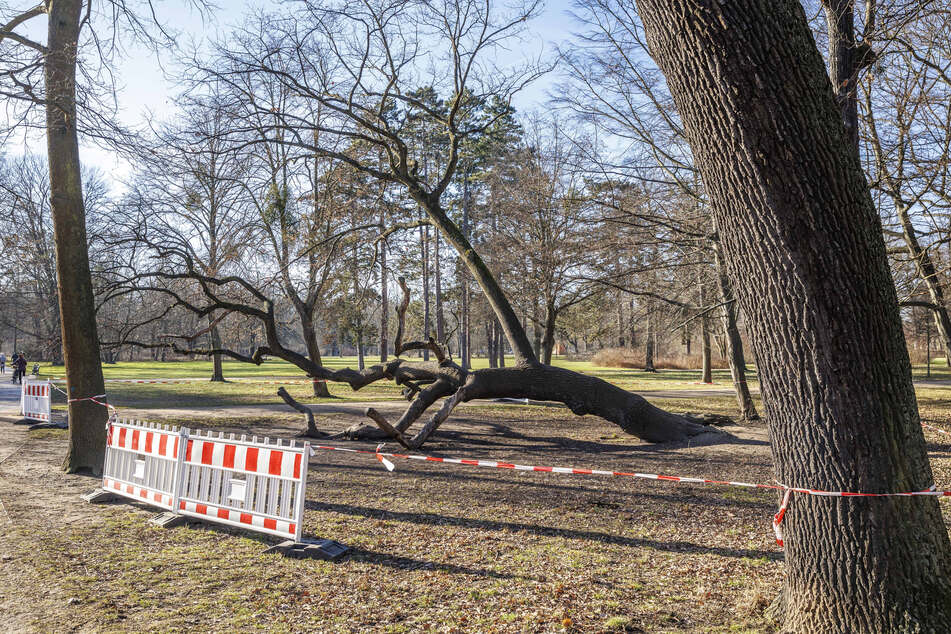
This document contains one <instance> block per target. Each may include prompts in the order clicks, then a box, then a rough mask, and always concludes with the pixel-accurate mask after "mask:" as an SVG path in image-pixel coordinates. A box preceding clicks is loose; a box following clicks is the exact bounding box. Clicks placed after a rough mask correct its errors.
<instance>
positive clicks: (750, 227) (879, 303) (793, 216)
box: [637, 0, 951, 632]
mask: <svg viewBox="0 0 951 634" xmlns="http://www.w3.org/2000/svg"><path fill="white" fill-rule="evenodd" d="M637 4H638V7H639V9H640V15H641V18H642V19H643V23H644V28H645V32H646V36H647V41H648V45H649V47H650V51H651V54H652V56H653V57H654V58H655V59H656V60H657V62H658V64H659V66H660V67H661V70H662V71H663V72H664V74H665V75H666V77H667V82H668V85H669V86H670V90H671V94H672V95H673V98H674V101H675V103H676V105H677V108H678V110H679V112H680V115H681V118H682V120H683V123H684V127H685V130H686V135H687V139H688V141H689V142H690V145H691V148H692V150H693V154H694V157H695V160H696V165H697V167H698V169H699V171H700V173H701V176H702V178H703V183H704V186H705V187H706V188H707V191H708V192H709V194H710V199H711V201H712V209H713V216H714V219H715V220H716V224H717V226H718V227H719V228H720V237H721V243H722V247H723V252H724V255H725V257H726V261H727V269H728V272H729V275H730V279H731V280H732V281H733V282H734V286H735V288H736V289H737V292H738V297H739V301H740V304H741V306H742V308H743V311H744V314H745V315H746V317H747V320H748V323H749V328H750V335H751V340H752V344H753V348H754V351H755V353H756V358H757V361H758V365H759V370H760V377H761V385H762V390H763V397H764V405H765V407H766V413H767V420H768V421H769V434H770V440H771V445H772V451H773V457H774V461H775V464H776V475H777V479H778V480H779V481H780V482H782V483H784V484H786V485H789V486H795V487H806V488H815V489H825V490H830V491H869V492H902V491H920V490H923V489H926V488H927V487H929V486H931V485H932V484H933V476H932V472H931V466H930V464H929V462H928V457H927V454H926V452H925V443H924V437H923V433H922V430H921V423H920V420H919V417H918V410H917V403H916V400H915V392H914V386H913V385H912V380H911V364H910V361H909V359H908V353H907V349H906V347H905V340H904V336H903V332H902V327H901V320H900V316H899V310H898V301H897V296H896V293H895V286H894V284H893V282H892V279H891V275H890V272H889V269H888V263H887V260H886V253H885V245H884V242H883V240H882V234H881V224H880V221H879V217H878V214H877V213H876V210H875V208H874V205H873V203H872V199H871V196H870V194H869V189H868V185H867V183H866V182H865V179H864V176H863V173H862V169H861V165H860V164H859V161H858V157H857V156H856V153H855V152H854V150H853V147H852V145H851V143H850V140H849V139H850V137H849V134H848V133H847V132H846V130H845V128H844V127H843V125H842V117H841V114H840V110H839V107H838V104H837V103H836V100H835V95H834V94H833V92H832V90H830V83H829V82H828V80H827V78H826V76H825V67H824V64H823V60H822V58H821V56H820V55H819V53H818V51H817V50H816V47H815V43H814V41H813V39H812V35H811V33H810V31H809V27H808V25H807V22H806V16H805V13H804V11H803V9H802V7H801V5H800V4H799V2H798V1H795V0H734V1H733V2H729V3H723V2H718V1H716V0H637ZM724 148H730V150H729V151H724ZM740 282H743V283H742V284H740ZM784 526H785V533H786V562H787V575H786V582H785V588H784V591H783V595H782V601H781V603H780V605H782V606H783V609H782V610H781V615H782V617H783V620H784V622H783V625H784V628H785V629H786V630H787V631H800V632H818V631H821V632H895V631H929V632H930V631H949V630H951V583H949V581H951V544H949V541H948V533H947V529H946V527H945V525H944V522H943V520H942V518H941V511H940V508H939V506H938V501H937V500H936V499H934V498H931V497H915V498H902V497H888V498H851V497H833V498H826V497H814V496H802V495H797V496H795V497H794V498H793V500H792V502H791V504H790V507H789V512H788V513H787V515H786V520H785V524H784Z"/></svg>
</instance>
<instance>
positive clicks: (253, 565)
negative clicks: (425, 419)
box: [0, 399, 782, 632]
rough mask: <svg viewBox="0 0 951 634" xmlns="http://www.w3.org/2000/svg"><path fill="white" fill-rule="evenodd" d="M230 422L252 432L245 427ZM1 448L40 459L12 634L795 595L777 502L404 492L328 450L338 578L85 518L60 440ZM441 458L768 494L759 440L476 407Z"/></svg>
mask: <svg viewBox="0 0 951 634" xmlns="http://www.w3.org/2000/svg"><path fill="white" fill-rule="evenodd" d="M723 400H724V403H723V404H722V407H723V408H724V409H726V408H729V407H730V401H729V399H723ZM666 405H668V406H671V407H674V408H677V406H678V405H679V403H668V404H666ZM189 422H190V423H191V422H193V421H189ZM351 422H352V421H351V420H348V419H347V418H346V417H343V416H341V417H339V418H338V419H337V420H336V423H337V425H339V426H340V427H345V426H347V425H349V424H350V423H351ZM216 423H217V425H216V427H217V428H222V427H221V426H222V425H223V426H224V428H225V429H231V428H233V429H235V430H236V431H243V430H244V429H245V428H246V421H243V420H233V421H231V422H230V424H229V423H228V421H222V420H218V421H216ZM254 425H255V429H256V433H259V434H268V435H272V436H274V435H278V436H281V435H284V436H290V435H291V433H292V432H293V430H294V429H295V428H294V425H295V423H294V422H293V421H290V420H288V421H273V422H272V423H271V427H270V429H263V428H262V427H264V426H265V425H267V422H266V421H265V420H255V421H254ZM4 426H6V424H4ZM4 431H5V432H12V433H5V434H4V435H3V436H2V439H0V458H2V457H3V456H6V455H7V454H8V453H10V452H11V451H13V449H14V448H15V447H16V446H17V442H18V440H20V441H22V440H28V442H27V445H26V446H25V447H23V448H21V449H20V450H19V451H18V452H17V453H16V454H15V455H14V456H13V458H11V459H10V460H8V461H7V462H6V463H4V464H3V465H2V467H0V476H2V481H0V499H2V500H3V501H4V503H5V504H6V508H7V510H8V512H9V515H10V518H11V520H12V522H11V523H9V524H6V525H2V528H0V530H2V533H0V535H2V537H0V541H2V549H0V552H2V553H3V555H2V557H3V562H2V563H3V566H2V569H0V611H2V612H3V613H4V614H5V615H6V616H5V623H6V626H7V629H12V630H13V631H19V630H26V631H73V630H79V631H133V630H145V629H159V630H165V631H186V630H188V631H199V630H200V631H224V630H230V631H235V630H238V631H241V630H260V631H274V632H290V631H318V632H329V631H342V632H356V631H360V632H363V631H372V632H419V631H433V632H470V631H472V632H561V631H566V632H624V631H627V632H637V631H649V632H657V631H667V632H695V631H715V632H716V631H730V630H731V628H734V627H737V626H738V627H741V628H742V629H746V630H752V631H769V630H770V627H771V626H770V624H769V623H767V622H766V621H765V620H764V619H763V617H762V615H761V613H760V612H758V611H756V610H752V611H751V610H749V609H747V608H746V607H743V608H742V609H739V608H738V607H737V600H738V599H737V597H739V596H741V595H742V594H743V593H744V592H747V591H748V590H749V588H752V587H754V586H756V585H757V584H759V586H761V587H763V588H766V589H767V590H768V591H770V592H775V590H776V589H777V588H778V584H779V582H780V579H781V575H782V565H781V561H782V554H781V552H780V551H779V549H778V548H777V547H776V546H775V544H774V543H773V541H772V539H771V536H770V530H769V518H770V517H771V514H772V513H773V512H774V506H775V500H774V499H773V498H774V496H773V495H771V494H769V493H764V492H755V491H754V492H748V491H745V490H730V489H722V488H712V487H699V486H693V485H671V484H663V483H657V482H652V481H639V480H629V479H624V480H622V479H609V478H601V477H593V476H566V475H558V474H545V473H524V472H511V471H502V470H477V469H473V468H459V467H447V466H442V465H435V464H427V463H423V464H419V463H415V462H413V463H409V462H400V463H398V464H397V470H396V472H394V473H388V472H386V471H384V470H383V469H382V468H381V467H380V465H379V463H378V462H377V461H376V460H374V459H372V457H370V458H369V459H367V458H363V457H354V456H353V455H348V454H339V453H333V452H326V453H322V454H321V455H318V456H317V457H316V458H314V459H313V461H312V465H311V471H310V477H309V487H308V503H307V509H306V512H305V532H306V533H307V534H308V535H309V536H321V537H330V538H334V539H337V540H339V541H342V542H344V543H347V544H349V545H350V546H351V547H352V548H353V553H352V554H351V555H350V556H348V557H347V558H346V559H344V560H343V561H341V562H338V563H335V564H331V563H326V562H319V561H298V560H287V559H282V558H280V557H278V556H273V555H266V554H263V553H262V551H263V549H264V548H265V546H266V545H267V543H266V542H267V540H266V539H265V538H262V537H258V536H255V535H253V534H249V533H242V532H240V531H234V530H231V529H224V528H217V527H212V526H206V525H193V526H189V527H182V528H176V529H171V530H161V529H158V528H154V527H151V526H150V525H149V524H148V523H147V519H148V518H149V517H150V515H151V514H152V513H153V511H151V510H150V509H148V508H147V507H143V506H136V505H129V504H124V503H117V504H109V505H105V506H90V505H86V504H84V503H82V502H81V501H80V500H79V498H78V496H79V494H80V493H81V492H83V491H86V490H89V489H91V488H92V487H93V486H94V484H95V482H94V481H92V480H90V479H88V478H81V477H75V476H66V475H63V474H62V473H61V472H60V471H59V462H60V460H61V456H62V452H63V450H64V443H65V439H64V436H63V433H61V432H45V433H42V434H35V433H34V434H32V435H30V436H27V435H26V432H24V431H22V428H9V429H5V430H4ZM738 431H740V432H742V433H744V434H748V435H749V434H751V435H752V436H751V437H758V436H761V435H762V430H761V429H759V428H749V429H747V430H738ZM351 446H363V445H359V444H353V445H351ZM367 446H369V445H367ZM427 451H428V452H430V453H434V454H437V455H440V454H441V455H450V456H470V457H476V458H488V459H505V460H514V461H518V462H522V463H528V464H555V465H574V466H596V467H600V468H607V469H638V470H645V471H660V472H666V473H684V474H716V475H719V476H723V477H739V476H740V475H741V474H742V475H743V476H744V477H751V478H768V476H769V460H768V452H767V451H766V447H765V445H764V444H763V443H762V442H760V441H754V442H753V444H743V445H736V446H734V445H720V446H713V447H705V448H701V447H692V448H691V447H667V448H661V449H660V450H659V449H658V448H657V447H647V446H643V445H640V444H639V443H637V442H636V441H634V439H632V438H630V437H627V436H624V435H621V434H618V433H617V430H616V428H615V427H613V426H611V425H610V424H607V423H605V422H603V421H601V420H599V419H595V418H591V417H585V418H583V419H579V418H577V417H574V416H572V415H571V414H570V413H568V412H567V411H565V410H563V409H553V408H552V409H549V408H541V407H531V406H501V405H500V406H490V407H479V406H468V407H465V408H463V409H462V410H460V413H459V415H458V416H456V417H454V418H453V419H452V421H451V423H447V428H446V431H445V432H442V433H440V435H439V436H438V438H437V439H436V440H435V441H434V442H432V443H431V444H430V445H429V446H427ZM3 522H5V520H4V519H3V518H2V517H0V524H2V523H3ZM27 597H29V599H27Z"/></svg>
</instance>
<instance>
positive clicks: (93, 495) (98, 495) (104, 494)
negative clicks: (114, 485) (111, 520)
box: [82, 489, 119, 504]
mask: <svg viewBox="0 0 951 634" xmlns="http://www.w3.org/2000/svg"><path fill="white" fill-rule="evenodd" d="M118 497H119V496H117V495H116V494H114V493H112V492H111V491H106V490H105V489H96V490H95V491H90V492H89V493H85V494H83V496H82V498H83V499H84V500H86V501H87V502H89V503H90V504H102V503H103V502H111V501H112V500H115V499H116V498H118Z"/></svg>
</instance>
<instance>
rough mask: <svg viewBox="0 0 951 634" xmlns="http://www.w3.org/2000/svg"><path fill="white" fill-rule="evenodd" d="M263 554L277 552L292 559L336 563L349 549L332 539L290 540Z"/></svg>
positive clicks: (272, 547)
mask: <svg viewBox="0 0 951 634" xmlns="http://www.w3.org/2000/svg"><path fill="white" fill-rule="evenodd" d="M264 552H266V553H271V552H278V553H281V554H282V555H284V556H285V557H291V558H294V559H323V560H325V561H337V560H338V559H340V558H341V557H343V556H344V555H346V554H347V553H349V552H350V547H349V546H346V545H344V544H341V543H340V542H335V541H334V540H332V539H304V540H301V541H299V542H295V541H294V540H292V539H288V540H287V541H283V542H281V543H280V544H275V545H274V546H271V547H270V548H268V549H267V550H265V551H264Z"/></svg>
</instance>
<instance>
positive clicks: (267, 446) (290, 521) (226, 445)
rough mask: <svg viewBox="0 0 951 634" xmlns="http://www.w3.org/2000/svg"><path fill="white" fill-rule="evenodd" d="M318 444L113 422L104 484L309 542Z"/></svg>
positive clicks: (180, 509) (172, 507) (176, 508)
mask: <svg viewBox="0 0 951 634" xmlns="http://www.w3.org/2000/svg"><path fill="white" fill-rule="evenodd" d="M310 451H311V450H310V444H309V443H306V442H305V443H303V444H298V443H297V441H292V442H291V443H290V444H285V443H283V442H282V441H281V440H277V441H275V442H271V441H270V439H268V438H264V439H263V440H261V441H259V440H258V438H257V437H256V436H254V437H252V438H251V439H250V440H248V439H247V438H246V437H245V436H241V437H240V438H235V435H234V434H231V435H230V436H228V437H227V438H226V437H225V436H224V434H223V433H218V434H217V435H213V434H211V433H210V432H209V433H205V434H202V432H200V431H195V432H193V431H190V430H189V429H188V428H187V427H183V428H181V429H178V430H176V429H174V428H170V427H167V426H166V427H160V426H158V425H154V424H150V423H141V422H135V421H121V422H111V423H109V427H108V433H107V442H106V462H105V466H104V470H103V478H102V488H103V489H104V490H106V491H109V492H110V493H115V494H117V495H121V496H123V497H127V498H130V499H133V500H136V501H140V502H145V503H147V504H151V505H153V506H158V507H160V508H163V509H167V510H169V511H172V512H173V513H176V514H179V515H185V516H189V517H196V518H199V519H201V520H205V521H209V522H215V523H219V524H227V525H230V526H237V527H239V528H245V529H247V530H252V531H257V532H261V533H267V534H270V535H276V536H279V537H285V538H289V539H293V540H294V541H297V542H299V541H301V535H302V534H303V533H302V526H301V524H302V520H303V515H304V495H305V489H306V486H307V461H308V459H309V458H310Z"/></svg>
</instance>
